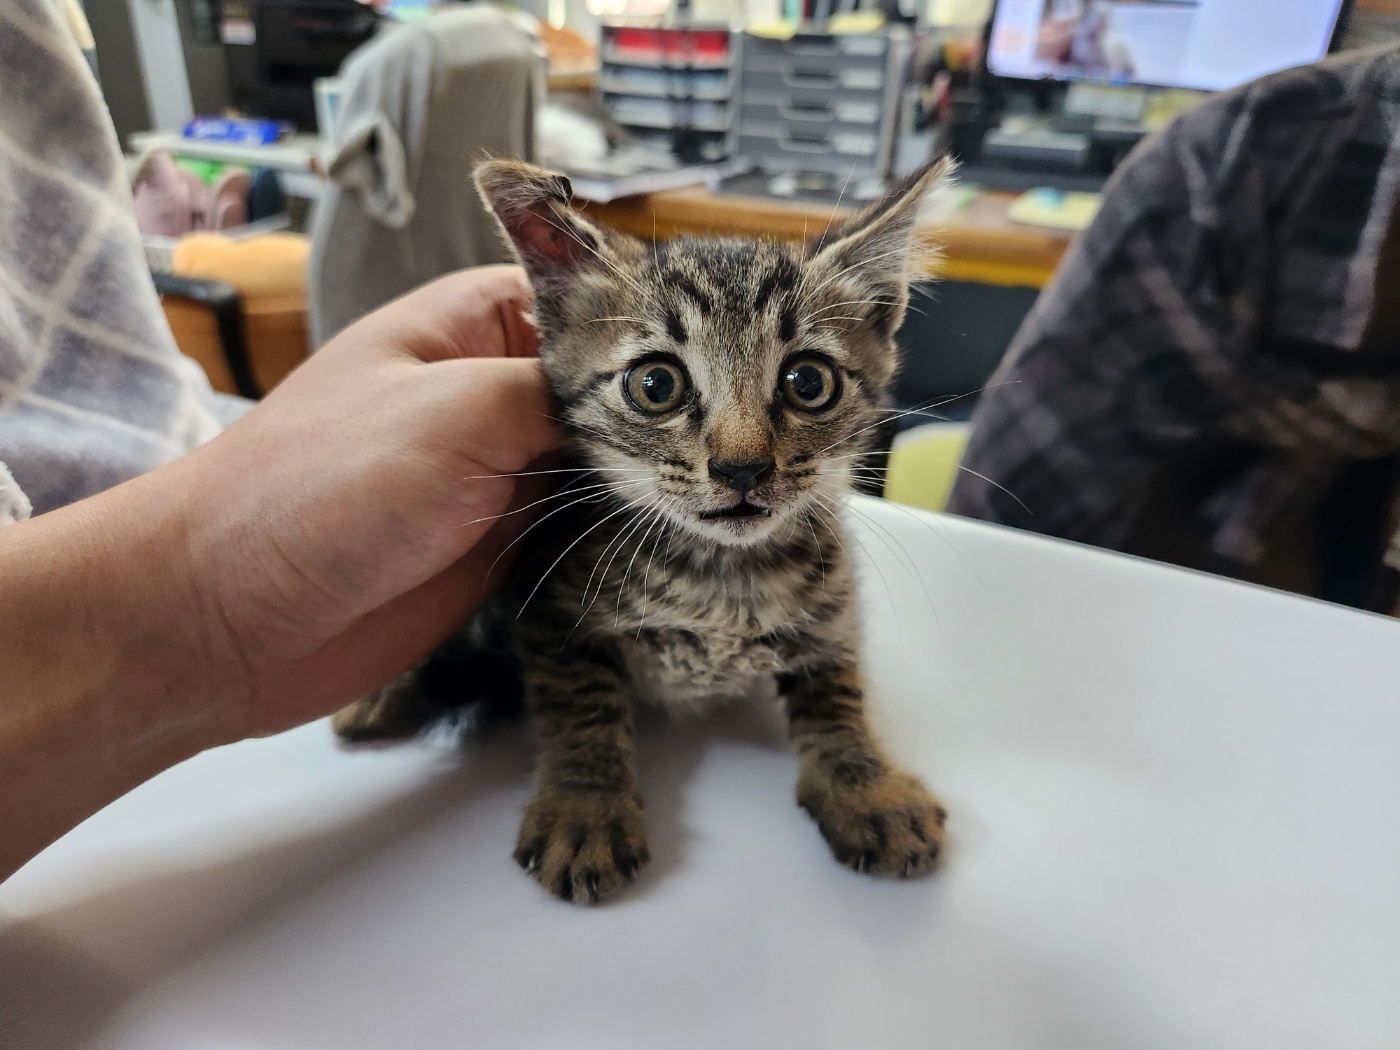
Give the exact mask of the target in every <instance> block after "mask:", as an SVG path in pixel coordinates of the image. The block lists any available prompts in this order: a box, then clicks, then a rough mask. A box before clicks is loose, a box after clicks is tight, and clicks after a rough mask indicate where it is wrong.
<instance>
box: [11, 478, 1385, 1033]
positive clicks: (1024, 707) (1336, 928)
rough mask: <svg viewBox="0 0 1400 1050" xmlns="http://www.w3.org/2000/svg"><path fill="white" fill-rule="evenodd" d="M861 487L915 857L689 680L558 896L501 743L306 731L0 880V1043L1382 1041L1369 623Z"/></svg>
mask: <svg viewBox="0 0 1400 1050" xmlns="http://www.w3.org/2000/svg"><path fill="white" fill-rule="evenodd" d="M860 507H861V512H862V513H863V514H866V515H869V516H871V517H872V518H873V519H874V520H875V522H876V523H877V524H876V526H875V527H873V528H872V527H869V526H866V527H863V528H862V530H861V535H862V537H863V542H864V544H865V546H867V547H868V548H869V550H870V551H871V553H872V555H873V558H874V560H875V562H876V564H877V567H878V569H879V574H878V575H877V574H875V573H872V574H871V575H870V582H869V585H868V586H867V587H866V602H867V605H868V607H869V615H868V618H869V624H870V630H869V635H870V638H869V644H868V649H869V659H868V662H869V669H870V677H871V680H872V692H873V694H874V696H873V701H872V702H873V705H874V711H875V716H876V720H877V722H878V725H879V726H880V727H881V728H882V729H883V731H884V733H885V734H886V735H887V738H888V741H889V743H890V746H891V747H892V749H893V750H894V751H895V752H896V753H897V754H899V755H900V756H902V757H903V758H904V759H905V760H906V761H907V762H908V764H909V765H910V766H912V767H913V768H914V769H916V770H917V771H918V772H920V773H921V774H923V775H924V776H925V777H926V778H927V780H928V782H929V783H930V784H931V785H932V786H933V787H934V788H935V790H937V791H938V792H939V793H940V794H941V795H942V797H943V800H944V801H945V802H946V803H947V804H948V807H949V809H950V811H951V818H950V825H949V826H950V831H951V844H950V849H949V850H948V854H947V860H946V865H945V867H944V869H943V870H942V872H941V873H940V874H938V875H936V876H934V877H933V878H931V879H928V880H924V881H917V882H910V883H893V882H880V881H874V880H871V879H869V878H866V877H863V876H860V875H857V874H854V873H852V872H849V871H846V870H843V869H842V868H839V867H838V866H837V865H836V864H835V863H834V862H833V861H832V860H831V858H830V857H829V855H828V854H827V851H826V847H825V846H824V845H823V844H822V842H821V840H820V839H819V837H818V835H817V832H816V829H815V828H814V827H813V826H812V824H811V823H810V821H808V820H807V819H806V818H805V817H804V816H802V815H801V814H800V813H799V811H798V810H797V808H796V807H795V805H794V804H793V801H792V780H793V774H794V763H793V760H792V758H791V757H790V756H789V755H788V754H787V753H786V752H785V751H784V750H783V748H782V746H781V743H780V739H781V733H780V730H779V728H778V723H777V722H776V721H775V720H774V719H773V718H771V717H770V716H768V715H764V714H761V713H746V712H743V711H741V710H730V711H726V712H723V713H721V714H719V715H717V716H713V717H709V718H706V719H703V720H693V721H688V722H683V723H677V724H664V723H663V724H659V725H655V726H652V727H650V728H649V729H648V730H647V731H646V732H645V733H644V734H643V739H642V743H641V752H642V767H643V773H642V777H643V782H644V787H645V790H646V795H647V799H648V803H649V808H648V820H649V822H650V828H651V837H652V845H653V853H654V855H655V861H654V863H653V864H652V866H651V867H650V868H649V869H648V870H647V871H646V872H645V873H644V875H643V876H642V877H641V878H640V880H639V883H638V884H637V885H636V886H635V887H633V888H632V889H630V890H629V891H628V892H627V893H626V894H625V895H624V896H623V897H622V898H621V899H619V900H617V901H616V902H615V903H612V904H609V905H607V906H604V907H601V908H597V909H593V910H584V909H578V908H574V907H572V906H570V905H566V904H563V903H560V902H557V901H554V900H551V899H549V898H547V897H546V896H545V895H544V894H543V893H542V892H541V891H540V890H539V889H538V888H537V887H536V886H535V884H534V883H533V882H532V881H531V880H529V879H528V878H526V877H525V876H524V875H523V874H521V873H520V872H519V871H518V870H517V869H516V868H515V866H514V865H513V864H512V863H511V861H510V850H511V846H512V843H513V840H514V835H515V828H516V821H517V819H518V816H519V813H520V810H521V807H522V805H523V804H524V802H525V799H526V794H527V791H528V769H529V765H528V756H527V751H526V748H525V746H524V744H523V743H522V742H521V740H519V739H506V740H503V741H500V742H498V743H496V744H494V745H491V746H483V747H478V748H475V749H473V750H470V751H469V752H467V753H466V754H464V755H463V754H459V753H457V752H455V751H454V750H452V749H451V748H449V747H446V746H443V745H441V744H433V743H421V744H414V745H409V746H400V747H394V748H386V749H379V750H368V751H359V752H354V753H346V752H343V751H340V750H338V749H337V748H336V747H335V746H334V745H333V743H332V741H331V737H330V731H329V729H328V728H327V727H326V726H325V725H324V724H317V725H313V726H309V727H306V728H304V729H301V730H298V731H296V732H293V733H289V734H287V735H285V736H282V737H279V738H276V739H272V740H265V741H259V742H252V743H245V744H239V745H237V746H234V747H229V748H225V749H222V750H219V751H216V752H211V753H209V754H205V755H203V756H201V757H199V758H197V759H195V760H193V761H191V762H188V763H186V764H185V765H183V766H181V767H179V768H176V769H174V770H172V771H170V772H169V773H167V774H165V775H164V776H161V777H159V778H158V779H156V780H155V781H153V782H151V783H150V784H148V785H146V786H144V787H142V788H141V789H139V790H137V791H136V792H133V793H132V794H131V795H129V796H127V797H126V798H124V799H122V800H121V801H120V802H118V803H117V804H115V805H113V806H111V807H110V808H109V809H107V810H106V811H104V812H103V813H101V814H99V815H98V816H96V817H94V818H93V819H92V820H90V821H88V822H87V823H86V824H84V825H83V826H82V827H80V828H79V829H77V830H76V831H74V832H73V833H72V834H70V835H69V836H67V837H66V838H65V839H64V840H62V841H61V842H59V843H58V844H56V845H55V846H53V847H52V848H51V849H49V850H48V851H47V852H46V853H45V854H43V855H42V856H41V857H39V858H38V859H37V860H35V861H34V862H33V863H31V864H30V865H29V866H28V867H27V868H25V869H24V870H23V871H21V872H20V873H19V874H18V875H16V876H15V877H13V878H12V879H11V880H10V881H9V882H8V883H6V884H5V885H4V886H3V887H0V1045H3V1046H4V1047H5V1048H6V1050H36V1048H43V1050H50V1048H59V1047H62V1048H70V1047H76V1048H84V1050H87V1048H99V1047H100V1048H103V1050H117V1048H121V1050H311V1048H316V1050H362V1048H363V1050H370V1048H374V1050H420V1048H421V1050H429V1048H431V1050H445V1048H457V1047H471V1048H477V1047H482V1048H498V1047H499V1048H521V1050H524V1048H530V1050H591V1048H594V1047H598V1048H604V1047H606V1048H610V1050H633V1048H635V1050H661V1048H665V1050H672V1048H680V1050H686V1048H748V1047H755V1048H757V1047H764V1048H770V1047H803V1048H825V1047H833V1048H835V1047H842V1048H846V1047H867V1046H868V1047H882V1048H906V1047H919V1048H925V1047H927V1048H940V1050H942V1048H948V1050H962V1048H967V1050H1003V1048H1035V1050H1042V1048H1065V1050H1099V1048H1103V1050H1109V1048H1112V1050H1124V1048H1148V1047H1151V1048H1158V1047H1160V1048H1173V1050H1177V1048H1191V1050H1212V1048H1218V1047H1231V1048H1237V1047H1238V1048H1245V1047H1248V1048H1268V1050H1291V1048H1300V1050H1301V1048H1308V1050H1317V1048H1326V1050H1344V1048H1360V1047H1365V1048H1378V1050H1379V1048H1385V1050H1395V1048H1396V1047H1398V1046H1400V623H1396V622H1392V621H1388V620H1384V619H1381V618H1379V617H1370V616H1365V615H1362V614H1358V613H1353V612H1349V611H1345V610H1342V609H1338V608H1333V607H1330V606H1326V605H1322V604H1318V603H1313V602H1308V601H1304V600H1301V599H1297V598H1292V597H1288V596H1285V595H1281V594H1275V593H1271V592H1267V591H1263V590H1258V589H1253V588H1249V587H1244V586H1240V585H1235V584H1231V583H1228V582H1224V581H1220V580H1215V579H1211V578H1208V577H1204V576H1198V575H1193V574H1189V573H1185V572H1179V571H1175V570H1172V569H1167V568H1163V567H1159V566H1155V565H1151V564H1148V563H1144V562H1139V561H1134V560H1131V559H1127V558H1120V557H1115V556H1111V555H1106V554H1102V553H1099V552H1095V551H1092V550H1089V549H1085V548H1080V547H1076V546H1072V545H1067V544H1059V543H1055V542H1052V541H1046V540H1042V539H1039V538H1035V537H1031V536H1027V535H1024V534H1018V533H1014V532H1009V531H1003V530H999V529H995V528H990V527H986V526H981V525H976V524H972V523H969V522H964V521H960V520H958V519H953V518H939V519H934V518H927V517H921V516H916V515H913V514H908V513H905V512H903V511H901V510H897V509H893V508H889V507H886V506H878V505H875V504H872V503H868V502H863V503H861V504H860ZM915 570H917V572H916V571H915ZM881 576H883V581H882V580H881V578H880V577H881Z"/></svg>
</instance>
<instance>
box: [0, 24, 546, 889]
mask: <svg viewBox="0 0 1400 1050" xmlns="http://www.w3.org/2000/svg"><path fill="white" fill-rule="evenodd" d="M65 12H66V8H65V6H64V5H63V4H62V3H61V2H60V0H5V2H4V3H0V70H3V79H4V90H3V92H0V460H3V461H4V462H5V463H7V464H8V465H9V468H11V469H8V470H7V469H5V468H4V467H3V466H0V524H3V523H8V524H4V527H0V879H4V878H5V877H7V876H8V875H9V874H10V873H11V872H13V871H14V870H15V869H17V868H18V867H19V866H20V865H21V864H23V863H24V862H25V861H26V860H27V859H28V858H29V857H31V856H33V855H34V854H35V853H37V852H38V851H39V850H41V849H42V848H43V847H44V846H46V845H47V844H48V843H50V842H52V841H53V840H54V839H55V838H57V837H58V836H59V835H61V834H63V832H65V831H66V830H67V829H69V828H71V827H72V826H73V825H74V824H76V823H78V822H79V821H80V820H82V819H83V818H85V817H86V816H88V815H89V814H91V813H93V812H94V811H96V810H97V809H99V808H100V807H102V806H103V805H105V804H106V803H108V802H110V801H111V800H113V799H115V798H116V797H118V796H119V795H121V794H122V793H124V792H125V791H127V790H129V789H130V788H132V787H134V786H136V785H137V784H138V783H140V782H141V781H142V780H144V779H146V778H148V777H150V776H153V775H155V774H156V773H158V772H159V771H160V770H162V769H164V768H166V767H168V766H170V765H173V764H174V763H176V762H179V761H181V760H182V759H184V758H187V757H189V756H191V755H193V754H195V753H197V752H198V751H201V750H203V749H205V748H208V747H213V746H216V745H219V744H223V743H228V742H231V741H234V740H238V739H241V738H243V737H247V736H256V735H262V734H267V733H274V732H278V731H280V730H282V729H286V728H289V727H291V726H293V725H297V724H299V723H301V722H305V721H309V720H311V719H313V718H317V717H320V716H321V715H326V714H329V713H331V712H332V711H334V710H336V709H338V708H340V707H341V706H343V705H344V704H345V703H346V702H348V701H350V700H352V699H355V698H356V697H358V696H362V695H364V693H366V692H367V691H369V690H370V689H373V688H374V687H376V686H378V685H380V684H382V683H383V682H385V681H387V680H389V679H390V678H392V677H393V676H394V675H395V674H397V673H399V672H401V671H402V670H404V669H405V668H407V667H409V666H410V665H412V664H413V663H415V662H416V661H417V660H419V659H421V658H422V656H424V655H425V654H426V653H427V652H428V651H429V650H430V649H431V648H432V647H433V646H434V645H435V644H436V643H437V642H438V641H440V640H441V639H442V638H444V637H445V636H446V635H447V634H448V633H449V632H450V631H451V630H452V629H453V628H455V627H456V626H457V625H458V624H460V623H461V622H462V621H463V620H464V619H465V618H466V617H467V616H468V615H469V614H470V612H471V611H472V610H473V609H474V608H475V607H476V606H477V605H478V604H479V603H480V602H481V601H482V600H483V599H484V597H485V595H486V593H487V591H488V590H489V588H490V587H491V586H492V585H493V584H494V582H495V581H496V580H497V579H499V575H500V572H501V571H503V569H504V566H505V565H506V563H507V560H508V559H503V558H502V557H501V556H502V555H503V554H508V553H509V551H510V550H511V544H512V541H513V539H514V538H516V537H517V536H519V535H520V533H521V532H522V531H523V529H524V528H526V527H527V526H528V523H529V522H528V519H529V517H530V515H529V514H528V513H517V511H527V510H528V508H529V506H530V505H531V504H532V503H533V501H534V500H535V499H536V498H537V497H538V495H539V492H538V487H537V486H535V485H534V484H533V482H535V481H538V480H541V479H540V478H538V477H534V476H530V475H531V464H532V463H533V462H535V461H537V460H538V459H539V458H540V457H542V456H545V455H546V454H548V453H549V451H550V450H551V449H552V448H553V446H554V444H555V442H556V440H557V431H556V427H555V424H554V422H553V420H552V418H551V407H550V403H549V400H548V397H547V396H546V390H545V384H544V380H543V376H542V374H541V371H540V368H539V363H538V361H537V360H535V359H534V356H533V355H534V352H535V349H536V342H535V334H534V330H533V329H532V328H531V327H530V325H529V324H528V323H527V322H526V321H525V320H524V316H523V315H524V313H525V311H527V310H528V309H529V306H530V291H529V285H528V282H527V281H526V280H525V277H524V275H523V273H522V272H521V271H519V270H518V269H516V268H514V267H486V268H482V269H478V270H474V271H470V272H467V273H462V274H457V275H453V276H449V277H446V278H443V279H441V280H439V281H437V282H435V283H433V284H430V285H428V286H426V287H424V288H422V289H420V290H418V291H417V292H414V293H413V294H411V295H409V296H406V297H405V298H403V299H401V300H399V301H397V302H395V303H392V304H390V305H389V306H387V307H385V308H384V309H383V310H381V311H379V312H378V313H375V314H372V315H370V316H368V317H366V318H364V319H363V320H362V321H360V322H358V323H357V324H355V325H353V326H351V327H350V328H348V329H346V331H344V332H343V333H341V334H340V335H339V336H338V337H337V338H335V339H334V340H332V341H331V342H330V343H329V344H328V345H327V346H326V347H325V349H323V350H322V351H320V352H319V353H318V354H316V355H315V357H314V358H312V359H311V361H309V362H308V363H307V364H306V365H304V366H303V367H302V368H301V369H299V370H298V371H297V372H296V373H295V374H293V375H292V376H291V377H290V378H289V379H287V380H286V381H285V382H284V383H282V384H281V385H280V386H279V387H278V388H277V389H276V390H275V391H274V392H273V393H272V394H271V395H270V396H269V397H268V398H267V399H266V400H264V401H263V402H261V403H260V404H258V405H256V406H250V405H249V404H248V403H247V402H238V401H234V400H225V399H221V398H220V397H219V396H217V395H215V394H213V393H212V391H211V390H210V389H209V385H208V383H207V381H205V379H204V377H203V375H202V373H200V372H199V370H198V368H197V366H195V365H194V363H193V362H191V361H188V360H186V359H185V358H183V357H181V356H180V354H179V352H178V351H177V350H176V349H175V346H174V343H173V342H172V340H171V337H170V333H169V331H168V330H167V329H166V328H165V324H164V320H163V317H162V314H161V311H160V306H159V303H158V301H157V299H156V295H155V291H154V289H153V287H152V285H151V280H150V277H149V274H148V273H147V271H146V269H145V261H144V259H143V257H142V251H141V245H140V241H139V238H138V237H137V233H136V225H135V221H134V219H133V217H132V214H131V200H130V188H129V187H128V185H127V183H126V180H125V174H124V172H123V170H122V162H121V155H120V153H119V152H118V149H117V141H116V135H115V133H114V132H113V130H112V128H111V124H110V122H109V121H108V119H107V116H106V111H105V108H104V107H103V105H102V101H101V97H100V95H99V94H98V90H97V85H96V83H95V81H94V80H93V76H92V72H91V69H90V68H89V67H88V65H87V64H86V62H85V60H84V58H83V55H82V53H81V51H80V49H79V47H78V44H77V42H76V40H75V39H74V37H73V35H72V32H71V30H70V29H69V25H70V23H69V22H68V21H67V19H66V17H65ZM230 422H231V424H232V425H231V426H229V429H228V430H227V431H226V432H224V433H222V434H221V433H220V429H221V427H222V426H224V425H225V424H226V423H230ZM545 480H547V479H545ZM31 510H32V511H35V512H40V513H35V514H34V515H33V516H32V517H31ZM497 561H500V562H501V566H500V568H498V569H497V570H496V572H495V573H494V574H493V572H492V568H493V566H495V564H496V562H497Z"/></svg>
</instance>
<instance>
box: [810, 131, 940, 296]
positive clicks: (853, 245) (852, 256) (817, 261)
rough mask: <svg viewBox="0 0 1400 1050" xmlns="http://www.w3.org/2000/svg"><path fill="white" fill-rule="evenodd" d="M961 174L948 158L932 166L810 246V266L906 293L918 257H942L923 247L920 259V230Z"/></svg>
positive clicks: (910, 177)
mask: <svg viewBox="0 0 1400 1050" xmlns="http://www.w3.org/2000/svg"><path fill="white" fill-rule="evenodd" d="M955 169H956V165H955V164H954V162H953V161H952V159H951V158H949V157H946V156H944V157H941V158H939V159H938V160H935V161H932V162H931V163H929V164H926V165H925V166H924V167H922V168H920V169H919V170H918V171H916V172H914V174H912V175H910V176H909V177H908V178H906V179H905V180H904V181H903V182H901V183H900V184H899V185H898V186H896V187H895V188H894V189H893V190H891V191H890V192H889V193H888V194H886V195H885V196H884V197H882V198H881V199H880V200H878V201H876V202H875V203H874V204H872V205H870V206H869V207H868V208H866V209H865V210H864V211H862V212H860V213H859V214H857V215H855V216H853V217H852V218H850V219H847V220H846V221H845V222H843V223H841V224H840V225H839V226H836V227H834V228H832V229H829V230H827V231H826V233H824V234H823V235H822V236H821V237H820V238H819V239H817V240H816V241H814V242H813V243H812V244H810V245H809V246H808V254H809V259H810V261H809V263H808V265H810V266H812V267H813V268H814V269H820V270H826V271H828V272H833V273H834V272H841V271H845V272H846V273H848V274H849V275H851V276H857V277H864V278H866V279H867V280H870V281H873V282H876V283H877V284H882V285H887V284H893V285H897V286H900V287H901V288H902V287H903V286H904V285H906V284H907V283H908V279H909V275H910V271H911V268H912V267H911V263H912V262H913V261H915V259H914V257H915V255H916V254H917V255H918V256H920V258H921V259H922V258H923V257H925V256H929V255H933V256H936V255H937V249H935V248H932V247H928V246H922V245H921V246H919V248H920V250H919V251H918V252H917V253H916V251H915V243H914V227H915V224H916V223H917V222H918V219H919V216H920V214H922V213H926V212H927V211H928V210H930V209H931V208H932V207H933V205H934V204H935V203H936V201H937V200H938V198H939V197H940V196H941V195H942V194H944V193H946V192H947V190H948V189H949V188H950V187H951V186H952V185H953V172H954V170H955Z"/></svg>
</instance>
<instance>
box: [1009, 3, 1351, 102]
mask: <svg viewBox="0 0 1400 1050" xmlns="http://www.w3.org/2000/svg"><path fill="white" fill-rule="evenodd" d="M1347 2H1348V0H998V3H997V7H996V12H995V14H994V15H993V20H992V33H991V43H990V46H989V48H988V52H987V67H988V69H990V70H991V72H992V73H994V74H995V75H997V76H1001V77H1016V78H1023V79H1033V80H1040V79H1044V78H1047V77H1049V78H1053V79H1059V80H1098V81H1105V82H1109V83H1119V84H1146V85H1151V86H1159V87H1181V88H1194V89H1197V90H1201V91H1224V90H1227V89H1229V88H1232V87H1236V86H1238V85H1240V84H1243V83H1245V82H1246V81H1248V80H1253V79H1254V78H1255V77H1260V76H1263V75H1264V74H1266V73H1273V72H1275V71H1277V70H1280V69H1286V68H1287V67H1289V66H1295V65H1299V64H1301V63H1304V62H1315V61H1317V60H1318V59H1319V58H1322V57H1323V56H1324V55H1325V54H1326V53H1327V51H1328V49H1329V47H1330V46H1331V43H1332V37H1333V35H1334V34H1335V33H1336V31H1337V26H1338V23H1339V21H1340V20H1341V17H1342V11H1343V8H1344V7H1345V6H1346V4H1347Z"/></svg>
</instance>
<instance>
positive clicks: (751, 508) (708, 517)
mask: <svg viewBox="0 0 1400 1050" xmlns="http://www.w3.org/2000/svg"><path fill="white" fill-rule="evenodd" d="M772 513H773V512H772V511H771V510H769V509H768V508H767V507H760V506H758V505H757V504H756V503H750V502H749V501H748V500H746V499H745V500H740V501H739V502H738V503H736V504H734V506H732V507H724V508H723V509H721V510H707V511H705V513H703V514H701V515H700V519H701V520H702V521H716V520H722V519H724V518H766V517H769V516H770V515H771V514H772Z"/></svg>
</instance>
